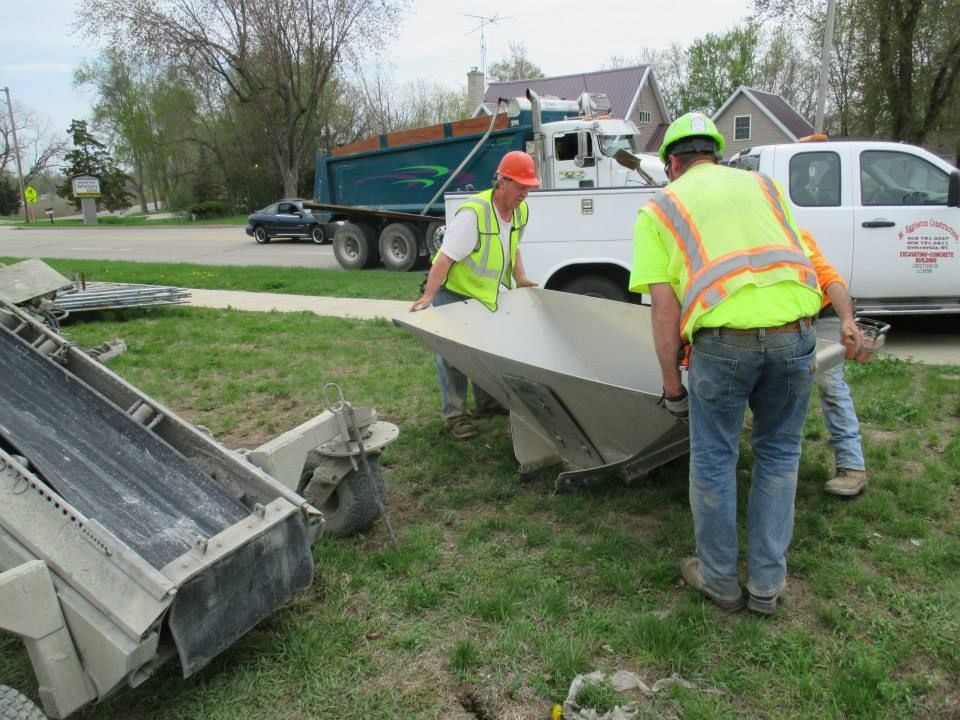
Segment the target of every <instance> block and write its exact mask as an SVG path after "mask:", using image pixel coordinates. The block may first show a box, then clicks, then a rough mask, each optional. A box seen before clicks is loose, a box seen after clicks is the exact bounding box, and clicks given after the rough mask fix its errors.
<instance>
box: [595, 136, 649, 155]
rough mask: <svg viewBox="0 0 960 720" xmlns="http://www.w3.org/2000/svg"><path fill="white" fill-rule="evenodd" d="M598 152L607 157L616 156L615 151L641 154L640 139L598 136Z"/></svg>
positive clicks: (635, 137)
mask: <svg viewBox="0 0 960 720" xmlns="http://www.w3.org/2000/svg"><path fill="white" fill-rule="evenodd" d="M598 141H599V144H600V152H602V153H603V154H604V155H606V156H608V157H613V156H614V155H616V154H617V150H627V151H628V152H632V153H638V152H641V150H642V148H641V147H640V138H639V137H638V136H636V135H600V136H599V138H598Z"/></svg>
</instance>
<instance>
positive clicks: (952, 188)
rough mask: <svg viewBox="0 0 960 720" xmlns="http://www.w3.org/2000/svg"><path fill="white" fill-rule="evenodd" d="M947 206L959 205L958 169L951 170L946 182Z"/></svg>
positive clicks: (959, 174)
mask: <svg viewBox="0 0 960 720" xmlns="http://www.w3.org/2000/svg"><path fill="white" fill-rule="evenodd" d="M947 207H960V171H958V170H953V171H952V172H951V173H950V180H949V181H948V182H947Z"/></svg>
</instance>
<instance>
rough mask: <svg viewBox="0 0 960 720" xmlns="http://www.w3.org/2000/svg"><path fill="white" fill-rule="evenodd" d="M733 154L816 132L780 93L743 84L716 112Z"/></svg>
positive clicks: (718, 127) (727, 153) (715, 120)
mask: <svg viewBox="0 0 960 720" xmlns="http://www.w3.org/2000/svg"><path fill="white" fill-rule="evenodd" d="M713 122H714V123H715V124H716V126H717V130H719V131H720V132H721V133H722V134H723V137H724V138H726V140H727V146H726V149H725V150H724V152H723V154H724V156H725V157H730V156H731V155H733V154H734V153H736V152H739V151H740V150H745V149H746V148H749V147H755V146H756V145H771V144H774V143H785V142H797V140H799V139H800V138H802V137H806V136H807V135H812V134H813V125H811V124H810V123H809V121H807V120H806V118H804V117H803V116H802V115H801V114H800V113H798V112H797V111H796V110H794V109H793V108H792V107H791V106H790V104H789V103H787V102H786V101H785V100H784V99H783V98H782V97H780V96H779V95H774V94H773V93H768V92H764V91H763V90H756V89H754V88H748V87H746V86H744V85H741V86H740V87H738V88H737V90H736V92H734V93H733V95H731V96H730V99H729V100H727V101H726V102H725V103H724V104H723V106H722V107H721V108H720V109H719V110H717V111H716V112H715V113H714V114H713Z"/></svg>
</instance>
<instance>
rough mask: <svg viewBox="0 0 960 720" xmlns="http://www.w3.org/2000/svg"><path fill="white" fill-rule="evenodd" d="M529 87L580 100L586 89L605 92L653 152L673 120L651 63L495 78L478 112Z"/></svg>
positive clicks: (612, 111) (613, 110)
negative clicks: (545, 75) (532, 77)
mask: <svg viewBox="0 0 960 720" xmlns="http://www.w3.org/2000/svg"><path fill="white" fill-rule="evenodd" d="M477 74H480V73H477ZM527 88H530V89H532V90H533V91H534V92H535V93H537V94H538V95H539V96H540V97H556V98H561V99H565V100H576V99H578V98H579V97H580V96H581V95H582V94H583V93H603V94H604V95H606V96H607V100H608V101H609V103H610V115H611V116H612V117H616V118H627V119H630V120H632V121H633V123H634V125H636V126H637V129H638V130H639V131H640V137H641V141H642V142H643V143H644V145H645V147H646V149H647V150H648V151H650V152H656V151H657V148H659V146H660V141H661V140H662V139H663V133H664V131H665V130H666V128H667V125H669V123H670V117H669V115H668V113H667V108H666V106H665V105H664V103H663V98H662V97H661V95H660V88H659V87H658V86H657V81H656V79H655V78H654V73H653V67H652V66H650V65H635V66H632V67H625V68H616V69H614V70H598V71H596V72H589V73H577V74H574V75H559V76H556V77H548V78H538V79H536V80H512V81H510V82H492V83H490V84H489V85H488V86H487V88H486V92H485V93H484V95H483V102H482V103H481V104H480V105H479V106H478V107H477V109H476V111H475V112H474V116H477V115H481V114H486V115H489V114H491V113H492V112H493V110H494V109H495V108H496V106H497V100H498V99H499V98H514V97H524V96H525V95H526V92H527Z"/></svg>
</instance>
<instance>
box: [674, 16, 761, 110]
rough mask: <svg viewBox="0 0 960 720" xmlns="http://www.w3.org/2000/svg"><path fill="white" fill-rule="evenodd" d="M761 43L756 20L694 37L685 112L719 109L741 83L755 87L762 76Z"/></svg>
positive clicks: (689, 53)
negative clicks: (759, 57) (759, 62)
mask: <svg viewBox="0 0 960 720" xmlns="http://www.w3.org/2000/svg"><path fill="white" fill-rule="evenodd" d="M759 43H760V34H759V29H758V27H757V25H755V24H754V23H746V24H744V25H740V26H737V27H735V28H733V29H732V30H729V31H727V32H725V33H723V34H722V35H716V34H713V33H708V34H707V35H706V36H704V37H703V38H700V39H697V40H694V42H693V43H692V44H691V45H690V47H689V49H688V50H687V59H688V63H689V74H688V76H687V85H686V88H685V89H683V90H682V91H681V98H682V105H683V107H684V108H685V110H684V112H686V111H688V110H701V111H703V112H707V113H713V112H716V111H717V110H718V109H719V108H720V106H721V105H723V103H724V102H726V100H727V99H728V98H729V97H730V96H731V95H732V94H733V93H734V92H735V91H736V89H737V88H738V87H740V86H741V85H746V86H748V87H754V86H755V85H756V84H757V80H758V79H759V77H760V74H759V67H758V63H757V57H758V49H759Z"/></svg>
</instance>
